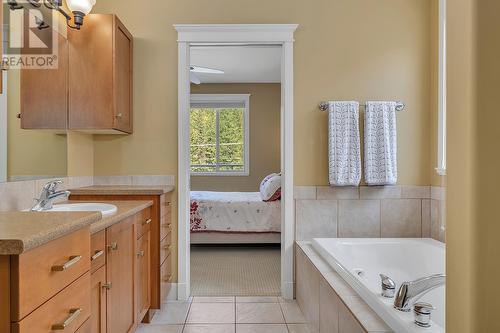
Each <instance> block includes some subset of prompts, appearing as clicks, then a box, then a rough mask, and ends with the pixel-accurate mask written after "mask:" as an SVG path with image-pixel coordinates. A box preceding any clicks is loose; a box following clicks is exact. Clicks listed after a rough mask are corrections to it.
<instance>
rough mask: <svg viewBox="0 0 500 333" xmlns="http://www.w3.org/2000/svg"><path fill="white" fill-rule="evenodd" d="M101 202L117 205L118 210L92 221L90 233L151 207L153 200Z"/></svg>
mask: <svg viewBox="0 0 500 333" xmlns="http://www.w3.org/2000/svg"><path fill="white" fill-rule="evenodd" d="M68 202H81V201H68ZM99 202H102V203H109V204H113V205H116V206H117V207H118V212H117V213H116V214H115V215H111V216H107V217H104V218H102V219H101V220H100V221H97V222H94V223H92V224H91V225H90V234H95V233H98V232H99V231H102V230H104V229H106V228H109V227H110V226H112V225H114V224H116V223H118V222H120V221H123V220H124V219H126V218H128V217H130V216H133V215H135V214H137V213H139V212H140V211H141V210H143V209H146V208H148V207H151V206H152V205H153V201H101V200H99Z"/></svg>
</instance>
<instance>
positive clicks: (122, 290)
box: [106, 217, 137, 333]
mask: <svg viewBox="0 0 500 333" xmlns="http://www.w3.org/2000/svg"><path fill="white" fill-rule="evenodd" d="M106 240H107V246H108V249H109V252H108V257H107V259H108V262H107V264H106V268H107V280H108V282H110V283H111V288H110V289H109V290H108V292H107V328H108V329H107V332H108V333H128V332H133V331H134V330H135V328H136V326H137V323H136V312H135V297H134V296H135V295H134V293H135V289H134V288H135V274H134V273H135V265H136V259H135V258H136V251H135V241H136V239H135V223H134V217H131V218H128V219H125V220H124V221H122V222H120V223H117V224H115V225H113V226H111V227H110V228H108V229H107V235H106Z"/></svg>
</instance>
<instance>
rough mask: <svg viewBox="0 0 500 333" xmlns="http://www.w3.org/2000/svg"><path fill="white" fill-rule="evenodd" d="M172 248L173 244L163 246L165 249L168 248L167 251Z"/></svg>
mask: <svg viewBox="0 0 500 333" xmlns="http://www.w3.org/2000/svg"><path fill="white" fill-rule="evenodd" d="M171 248H172V245H165V246H164V247H163V249H164V250H167V251H170V249H171Z"/></svg>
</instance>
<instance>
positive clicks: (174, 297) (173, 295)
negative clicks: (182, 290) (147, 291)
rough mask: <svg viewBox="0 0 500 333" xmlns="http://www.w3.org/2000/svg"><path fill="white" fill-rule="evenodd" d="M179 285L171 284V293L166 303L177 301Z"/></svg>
mask: <svg viewBox="0 0 500 333" xmlns="http://www.w3.org/2000/svg"><path fill="white" fill-rule="evenodd" d="M177 297H178V296H177V283H171V284H170V291H169V292H168V294H167V297H166V299H165V300H166V301H175V300H177Z"/></svg>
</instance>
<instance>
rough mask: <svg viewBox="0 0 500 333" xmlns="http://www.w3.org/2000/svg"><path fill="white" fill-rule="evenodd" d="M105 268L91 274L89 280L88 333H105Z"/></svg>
mask: <svg viewBox="0 0 500 333" xmlns="http://www.w3.org/2000/svg"><path fill="white" fill-rule="evenodd" d="M106 288H107V282H106V267H104V266H102V267H101V268H99V269H97V270H96V271H95V272H93V273H92V276H91V279H90V308H91V314H90V323H89V324H90V332H92V333H106V290H107V289H106Z"/></svg>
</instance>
